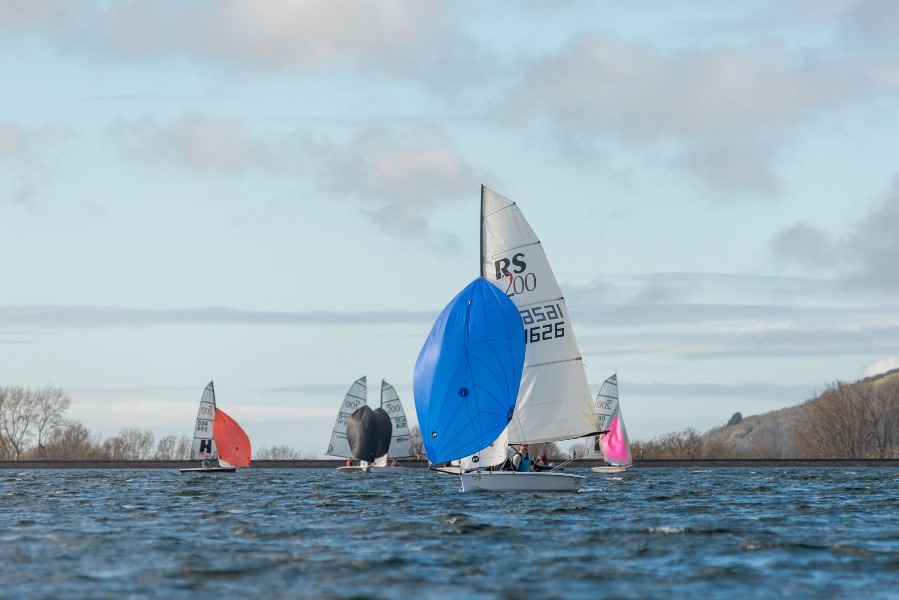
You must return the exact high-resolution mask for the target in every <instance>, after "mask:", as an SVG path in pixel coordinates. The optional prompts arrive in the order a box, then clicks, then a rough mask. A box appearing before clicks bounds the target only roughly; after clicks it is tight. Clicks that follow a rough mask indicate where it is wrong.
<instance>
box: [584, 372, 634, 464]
mask: <svg viewBox="0 0 899 600" xmlns="http://www.w3.org/2000/svg"><path fill="white" fill-rule="evenodd" d="M596 416H597V419H598V421H599V423H600V429H601V430H602V431H603V432H604V433H600V434H599V435H598V436H596V438H595V439H596V442H595V445H594V447H593V448H588V453H587V454H588V456H596V455H597V454H600V455H601V456H602V458H603V459H604V460H605V461H606V466H602V467H593V471H595V472H597V473H619V472H621V471H624V470H625V469H627V468H628V467H629V466H631V465H632V464H633V459H632V457H631V451H630V446H629V444H628V439H627V430H626V429H625V427H624V418H623V417H622V416H621V403H620V401H619V400H618V374H617V373H616V374H615V375H612V376H611V377H609V378H608V379H606V380H605V381H604V382H603V384H602V387H601V388H600V389H599V393H598V394H597V395H596ZM597 451H598V452H597Z"/></svg>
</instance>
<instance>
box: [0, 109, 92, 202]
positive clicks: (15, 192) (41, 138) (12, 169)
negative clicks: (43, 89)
mask: <svg viewBox="0 0 899 600" xmlns="http://www.w3.org/2000/svg"><path fill="white" fill-rule="evenodd" d="M75 137H76V136H75V134H74V133H73V131H72V130H71V128H70V127H68V126H66V125H58V124H48V125H43V126H38V127H33V128H22V127H19V126H16V125H14V124H11V123H7V122H3V121H0V175H3V174H4V171H8V175H7V176H6V177H0V202H3V201H8V202H11V203H12V204H15V205H19V206H24V207H33V206H34V205H35V204H36V203H37V201H38V200H39V198H40V196H41V194H42V191H43V189H44V187H45V186H47V185H49V184H51V183H52V182H53V181H55V180H56V178H57V177H58V176H59V170H60V169H59V167H58V163H59V161H60V155H61V154H62V152H63V151H64V150H65V145H66V143H67V142H69V141H70V140H72V139H74V138H75Z"/></svg>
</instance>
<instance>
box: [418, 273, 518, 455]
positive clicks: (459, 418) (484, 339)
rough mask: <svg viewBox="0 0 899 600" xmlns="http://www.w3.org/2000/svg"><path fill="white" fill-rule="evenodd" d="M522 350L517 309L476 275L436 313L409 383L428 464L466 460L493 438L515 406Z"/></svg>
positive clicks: (501, 293) (510, 416)
mask: <svg viewBox="0 0 899 600" xmlns="http://www.w3.org/2000/svg"><path fill="white" fill-rule="evenodd" d="M524 351H525V345H524V326H523V325H522V323H521V315H520V314H519V313H518V309H517V308H516V307H515V304H514V303H513V302H512V301H511V300H510V299H509V298H507V297H506V295H505V294H504V293H503V292H502V290H500V289H499V288H498V287H496V286H495V285H493V284H491V283H489V282H487V281H486V280H484V279H483V278H480V277H479V278H478V279H475V280H474V281H473V282H471V283H470V284H469V285H468V286H466V287H465V289H463V290H462V291H461V292H459V294H458V295H457V296H456V297H455V298H453V300H452V301H451V302H450V303H449V304H448V305H447V306H446V308H444V309H443V312H441V313H440V316H439V317H437V321H436V322H435V323H434V327H433V328H432V329H431V333H430V334H429V335H428V339H427V340H426V341H425V343H424V346H423V347H422V349H421V352H420V353H419V355H418V360H417V361H416V363H415V375H414V379H413V389H414V393H415V410H416V412H417V413H418V425H419V427H420V428H421V437H422V442H423V443H424V448H425V452H427V454H428V460H429V461H430V462H431V463H443V462H447V461H450V460H455V459H457V458H462V457H463V456H468V455H469V454H473V453H475V452H477V451H478V450H481V449H483V448H485V447H487V446H488V445H489V444H491V443H492V442H493V441H494V440H496V438H498V437H499V435H500V434H501V433H502V431H503V429H505V428H506V425H508V424H509V421H510V420H511V419H512V412H513V411H514V409H515V400H516V398H517V397H518V388H519V386H520V385H521V372H522V369H523V368H524Z"/></svg>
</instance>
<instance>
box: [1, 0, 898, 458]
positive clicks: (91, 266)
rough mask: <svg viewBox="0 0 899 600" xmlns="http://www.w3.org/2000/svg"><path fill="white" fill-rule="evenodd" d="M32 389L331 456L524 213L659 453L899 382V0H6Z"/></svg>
mask: <svg viewBox="0 0 899 600" xmlns="http://www.w3.org/2000/svg"><path fill="white" fill-rule="evenodd" d="M0 81H2V82H3V83H2V91H0V233H2V235H0V282H2V283H0V385H7V386H9V385H17V386H26V387H33V388H37V387H41V386H44V385H53V386H57V387H61V388H63V389H64V390H66V391H67V392H68V393H69V395H70V396H71V399H72V405H71V409H70V410H69V412H68V417H69V418H71V419H75V420H78V421H81V422H82V423H83V424H84V425H85V426H86V427H88V429H90V430H91V431H93V432H95V433H97V434H99V435H102V436H103V437H109V436H112V435H115V434H116V433H118V432H119V431H120V430H122V429H123V428H139V429H150V430H152V431H153V433H154V434H155V435H156V436H157V438H159V437H162V436H164V435H171V434H175V435H179V436H180V435H190V434H191V433H192V430H193V422H194V419H195V416H196V412H197V407H198V405H199V400H200V396H201V394H202V391H203V388H204V387H205V385H206V384H207V383H208V382H209V381H210V380H214V382H215V388H216V396H217V403H218V406H219V407H220V408H222V409H224V410H225V411H227V412H228V413H229V414H230V415H231V416H232V417H234V418H235V419H236V420H237V421H238V422H240V423H241V425H242V426H243V427H244V429H245V430H246V431H247V433H248V434H249V436H250V438H251V440H252V442H253V446H254V448H256V449H259V448H262V447H271V446H275V445H287V446H290V447H292V448H294V449H295V450H297V451H299V452H302V453H303V454H304V455H306V456H308V457H312V456H318V457H323V456H324V452H325V450H326V448H327V444H328V439H329V437H330V431H331V427H332V425H333V422H334V419H335V418H336V415H337V410H338V407H339V405H340V403H341V401H342V399H343V396H344V394H345V393H346V391H347V390H348V389H349V387H350V385H351V384H352V382H353V381H354V380H355V379H357V378H359V377H361V376H363V375H365V376H367V377H368V382H369V402H370V403H371V404H374V405H375V406H376V405H377V402H378V392H379V390H380V381H381V379H386V380H387V381H388V382H390V383H391V384H393V385H394V386H395V387H396V389H397V392H398V393H399V395H400V397H401V399H402V400H403V404H404V406H405V409H406V411H407V414H408V416H409V417H410V419H411V421H412V422H413V423H416V417H415V408H414V404H413V398H412V372H413V367H414V364H415V359H416V357H417V355H418V352H419V350H420V349H421V345H422V343H423V342H424V339H425V337H426V336H427V334H428V332H429V330H430V328H431V325H432V323H433V320H434V318H435V317H436V316H437V314H438V313H439V312H440V310H441V309H442V308H443V307H444V306H445V304H446V303H447V302H448V301H449V300H450V299H451V298H452V297H453V296H454V295H455V294H456V293H457V292H458V291H459V290H460V289H461V288H462V287H464V286H465V285H466V284H468V283H469V282H470V281H471V280H472V279H473V278H474V277H476V276H477V274H478V268H479V246H478V244H479V242H478V239H479V238H478V236H479V224H478V219H479V198H480V186H481V185H482V184H484V185H487V186H488V187H490V188H491V189H493V190H495V191H497V192H498V193H500V194H502V195H504V196H506V197H508V198H510V199H512V200H514V201H515V202H517V203H518V205H519V207H520V209H521V211H522V213H523V214H524V215H525V217H526V218H527V219H528V221H529V222H530V224H531V226H532V227H533V228H534V230H535V231H536V232H537V234H538V235H539V236H540V238H541V241H542V243H543V247H544V250H545V251H546V253H547V256H548V258H549V260H550V264H551V265H552V267H553V269H554V271H555V274H556V277H557V279H558V280H559V284H560V286H561V288H562V290H563V293H564V294H565V298H566V301H567V304H568V308H569V311H570V314H571V320H572V327H573V330H574V332H575V334H576V336H577V339H578V342H579V344H580V348H581V352H582V354H583V360H584V364H585V367H586V369H587V376H588V380H589V381H590V384H591V387H592V388H593V389H594V393H595V392H598V390H599V387H600V385H601V384H602V382H603V380H604V379H605V378H606V377H608V376H609V375H611V374H612V373H616V372H617V373H618V379H619V384H620V388H619V391H620V395H621V407H622V414H623V416H624V419H625V421H626V424H627V429H628V432H629V435H630V437H631V438H639V439H651V438H653V437H655V436H658V435H662V434H665V433H669V432H675V431H682V430H684V429H686V428H688V427H692V428H694V429H696V430H698V431H705V430H708V429H710V428H712V427H715V426H718V425H722V424H724V423H726V422H727V420H728V419H729V418H730V417H731V415H732V414H734V413H735V412H741V413H742V414H743V415H744V416H746V415H752V414H761V413H764V412H767V411H770V410H774V409H778V408H783V407H787V406H793V405H797V404H800V403H802V402H803V401H805V400H807V399H809V398H810V397H813V396H814V395H815V394H816V393H817V392H819V391H821V390H822V389H824V388H825V387H826V386H827V385H830V384H832V383H833V382H835V381H838V380H839V381H854V380H857V379H859V378H862V377H865V376H867V375H871V374H874V373H877V372H881V371H884V370H888V369H890V368H895V367H899V299H897V291H899V269H897V268H896V265H897V264H899V236H897V235H896V234H897V232H899V135H897V131H899V3H896V2H892V1H891V0H872V1H864V0H809V1H803V0H795V1H792V2H786V3H785V2H776V1H762V2H759V1H752V2H749V1H745V2H739V1H735V2H727V3H722V2H713V1H706V0H692V1H690V0H685V1H683V2H677V3H673V2H667V1H661V0H659V1H653V0H647V1H646V2H640V3H626V2H615V1H602V0H598V1H594V0H587V1H579V0H572V1H562V2H552V3H549V2H529V1H517V2H510V1H503V0H498V1H494V2H489V3H488V2H476V1H473V0H469V1H466V0H462V1H454V2H436V1H419V0H406V1H391V0H382V1H379V2H363V1H357V2H348V1H345V0H305V1H300V0H297V1H293V2H288V1H277V2H276V1H273V0H255V1H253V2H240V1H235V0H215V1H213V0H195V1H191V2H182V1H174V0H170V1H161V0H142V1H140V2H137V1H126V0H122V1H118V2H114V1H108V2H101V1H98V2H91V3H85V2H81V1H80V0H72V1H68V0H11V1H6V2H2V3H0Z"/></svg>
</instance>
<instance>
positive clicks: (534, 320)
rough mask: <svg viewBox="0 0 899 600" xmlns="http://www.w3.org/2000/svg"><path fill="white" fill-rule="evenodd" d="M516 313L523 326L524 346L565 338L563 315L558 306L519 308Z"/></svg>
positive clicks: (546, 305) (545, 305)
mask: <svg viewBox="0 0 899 600" xmlns="http://www.w3.org/2000/svg"><path fill="white" fill-rule="evenodd" d="M518 312H519V313H520V314H521V322H522V324H523V325H524V343H525V344H533V343H536V342H542V341H544V340H552V339H555V338H560V337H565V321H564V314H563V313H562V307H561V306H559V305H558V304H544V305H543V306H534V307H532V308H520V309H518Z"/></svg>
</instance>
